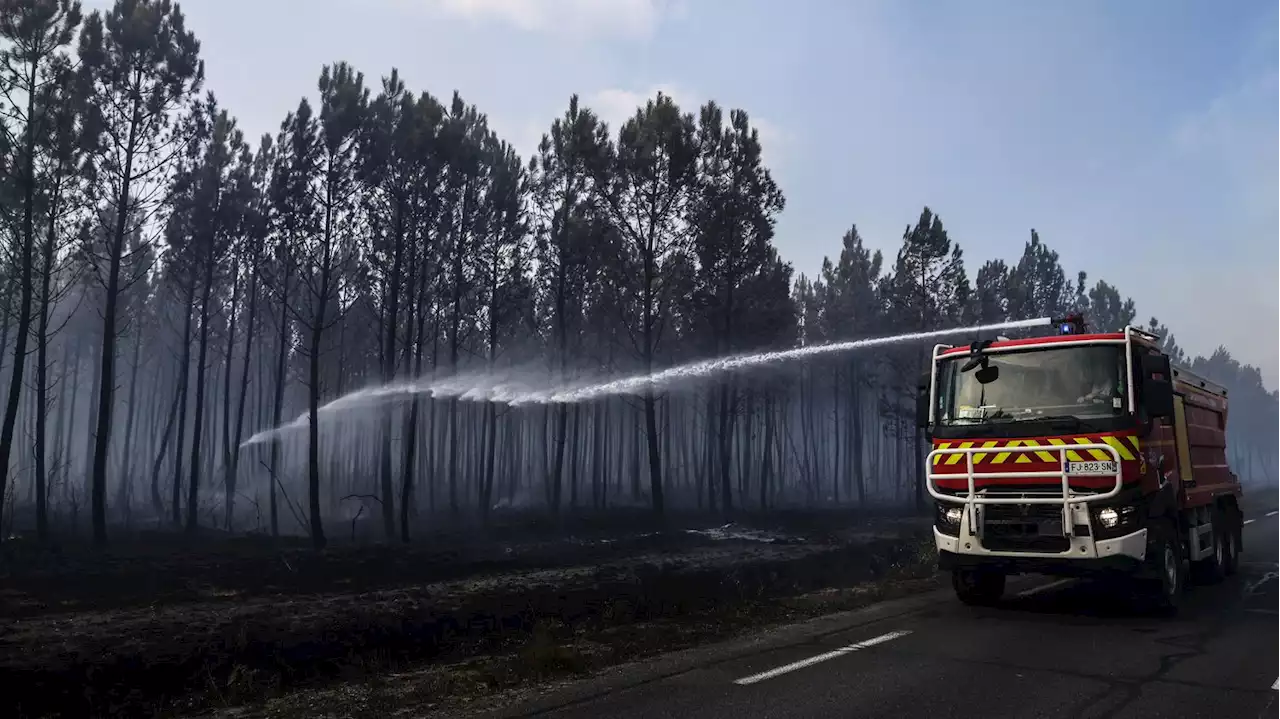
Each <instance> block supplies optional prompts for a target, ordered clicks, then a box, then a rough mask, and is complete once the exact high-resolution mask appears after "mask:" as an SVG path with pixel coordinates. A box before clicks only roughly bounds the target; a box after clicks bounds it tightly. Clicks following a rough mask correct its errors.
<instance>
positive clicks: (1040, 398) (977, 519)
mask: <svg viewBox="0 0 1280 719" xmlns="http://www.w3.org/2000/svg"><path fill="white" fill-rule="evenodd" d="M1045 324H1046V326H1051V327H1053V330H1051V331H1050V332H1049V333H1047V336H1043V337H1033V338H1027V339H1007V338H1004V337H999V338H996V339H994V340H984V341H980V342H975V343H973V344H970V345H967V346H962V347H952V346H947V345H938V346H937V347H935V348H934V351H933V357H932V361H931V365H930V369H929V371H928V373H927V376H926V377H924V378H922V383H921V387H920V399H919V402H918V404H917V407H916V414H917V421H918V423H919V424H920V425H921V426H922V427H923V428H924V429H925V431H926V434H927V436H928V437H929V438H930V440H931V442H932V451H930V452H929V455H928V457H927V459H926V461H925V467H926V474H927V478H926V481H927V485H928V491H929V494H930V495H931V496H932V497H933V499H934V500H935V501H936V515H935V520H934V539H935V543H936V545H937V548H938V556H939V566H940V567H941V568H942V569H943V570H949V571H950V572H951V573H952V582H953V585H954V587H955V591H956V594H957V596H958V597H959V598H960V600H961V601H963V602H965V603H968V604H989V603H993V602H995V601H996V600H998V599H999V598H1000V596H1001V595H1002V594H1003V593H1004V588H1005V578H1006V577H1007V576H1009V575H1012V574H1020V573H1038V574H1049V575H1059V576H1089V575H1096V574H1103V575H1122V576H1123V577H1125V578H1126V579H1128V580H1130V581H1131V582H1132V584H1131V585H1130V586H1135V587H1137V588H1139V591H1141V592H1142V594H1143V595H1144V596H1145V597H1146V598H1147V599H1149V600H1150V601H1151V602H1153V603H1154V604H1155V605H1156V606H1157V607H1158V608H1160V609H1164V610H1174V609H1176V608H1177V605H1178V603H1179V598H1180V595H1181V594H1182V593H1183V591H1184V587H1185V586H1186V584H1187V583H1188V578H1189V577H1190V576H1191V575H1192V573H1193V572H1195V573H1199V574H1203V575H1204V578H1205V579H1206V580H1208V581H1213V580H1216V579H1219V578H1221V577H1223V576H1224V575H1228V574H1232V573H1234V572H1235V571H1236V567H1237V564H1238V556H1239V552H1240V542H1241V528H1242V526H1243V514H1242V511H1241V503H1240V499H1241V487H1240V482H1239V480H1238V478H1237V477H1236V476H1235V474H1233V473H1232V472H1231V470H1230V468H1229V467H1228V466H1227V455H1226V444H1227V442H1226V422H1227V392H1226V390H1225V389H1223V388H1222V387H1219V386H1217V385H1215V384H1213V383H1212V382H1209V381H1208V380H1206V379H1203V378H1201V377H1198V376H1196V375H1194V374H1192V373H1191V372H1189V371H1187V370H1185V369H1182V368H1179V367H1173V366H1171V364H1170V360H1169V357H1168V356H1167V355H1166V354H1164V353H1163V352H1162V351H1161V343H1160V338H1159V337H1157V336H1155V335H1153V334H1151V333H1149V332H1145V331H1143V330H1141V329H1138V328H1135V327H1126V328H1125V330H1124V331H1123V332H1108V333H1102V334H1090V333H1088V331H1087V330H1086V328H1085V325H1084V320H1083V318H1082V317H1080V316H1079V315H1072V316H1069V317H1067V318H1064V319H1061V320H1050V319H1046V321H1045Z"/></svg>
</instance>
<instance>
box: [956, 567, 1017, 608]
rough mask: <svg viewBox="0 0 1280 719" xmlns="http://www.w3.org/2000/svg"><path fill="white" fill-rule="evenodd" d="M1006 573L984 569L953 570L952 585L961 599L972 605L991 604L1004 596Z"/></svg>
mask: <svg viewBox="0 0 1280 719" xmlns="http://www.w3.org/2000/svg"><path fill="white" fill-rule="evenodd" d="M1004 583H1005V575H1004V574H1003V573H1001V572H992V571H989V570H982V569H956V570H953V571H952V572H951V586H952V587H954V588H955V590H956V596H957V597H958V598H959V599H960V601H962V602H964V603H965V604H968V605H970V606H976V607H981V606H990V605H992V604H995V603H996V602H998V601H1000V597H1002V596H1004Z"/></svg>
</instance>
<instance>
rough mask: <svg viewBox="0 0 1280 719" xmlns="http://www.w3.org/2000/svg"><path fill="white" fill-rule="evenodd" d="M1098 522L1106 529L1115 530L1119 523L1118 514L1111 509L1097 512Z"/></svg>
mask: <svg viewBox="0 0 1280 719" xmlns="http://www.w3.org/2000/svg"><path fill="white" fill-rule="evenodd" d="M1098 522H1100V523H1101V524H1102V526H1104V527H1106V528H1107V529H1115V526H1116V525H1117V524H1119V523H1120V513H1119V512H1117V511H1116V510H1115V509H1113V508H1111V507H1107V508H1106V509H1102V510H1099V511H1098Z"/></svg>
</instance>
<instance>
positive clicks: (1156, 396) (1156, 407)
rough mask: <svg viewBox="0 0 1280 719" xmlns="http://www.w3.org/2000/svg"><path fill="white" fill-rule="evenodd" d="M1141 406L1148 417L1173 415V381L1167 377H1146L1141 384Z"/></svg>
mask: <svg viewBox="0 0 1280 719" xmlns="http://www.w3.org/2000/svg"><path fill="white" fill-rule="evenodd" d="M1142 407H1143V409H1145V410H1147V416H1148V417H1152V418H1155V417H1172V416H1173V383H1172V382H1170V381H1169V380H1167V379H1147V381H1146V382H1144V383H1143V384H1142Z"/></svg>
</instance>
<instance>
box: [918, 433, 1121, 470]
mask: <svg viewBox="0 0 1280 719" xmlns="http://www.w3.org/2000/svg"><path fill="white" fill-rule="evenodd" d="M1072 444H1108V445H1111V447H1113V448H1115V450H1116V453H1117V454H1119V455H1120V459H1121V460H1122V461H1127V460H1136V459H1138V458H1139V457H1140V456H1141V454H1142V452H1141V450H1140V448H1139V444H1138V438H1137V437H1136V436H1133V435H1128V436H1117V435H1110V434H1108V435H1092V436H1082V437H1047V438H1040V439H992V440H981V441H975V442H937V443H936V444H935V445H934V449H952V448H955V449H970V448H973V447H979V448H981V449H984V450H985V449H990V450H992V451H991V452H975V453H974V455H973V463H974V464H975V465H978V464H1004V463H1006V462H1008V463H1009V464H1031V463H1033V462H1037V461H1039V462H1057V461H1058V453H1057V452H1050V451H1039V452H1008V451H1005V452H1001V451H999V450H1000V449H1002V448H1010V447H1026V448H1030V447H1044V448H1045V449H1046V450H1049V449H1056V448H1058V447H1064V446H1066V447H1069V446H1071V445H1072ZM1085 455H1088V456H1085ZM1067 459H1068V460H1069V461H1072V462H1083V461H1087V460H1090V459H1096V460H1108V459H1111V454H1110V453H1109V452H1104V451H1102V450H1100V449H1086V450H1080V451H1079V452H1076V451H1074V450H1072V451H1068V452H1067ZM963 461H964V455H963V454H952V455H943V456H938V457H934V458H933V463H934V464H944V463H945V464H947V465H952V464H960V463H962V462H963Z"/></svg>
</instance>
